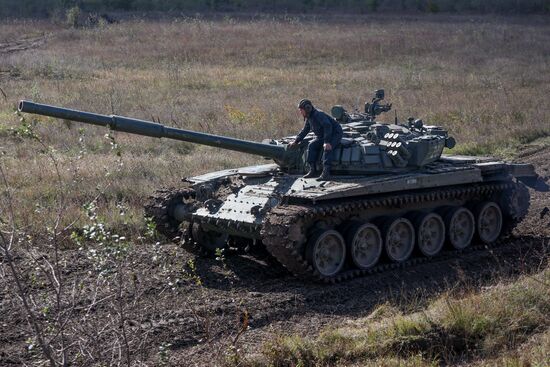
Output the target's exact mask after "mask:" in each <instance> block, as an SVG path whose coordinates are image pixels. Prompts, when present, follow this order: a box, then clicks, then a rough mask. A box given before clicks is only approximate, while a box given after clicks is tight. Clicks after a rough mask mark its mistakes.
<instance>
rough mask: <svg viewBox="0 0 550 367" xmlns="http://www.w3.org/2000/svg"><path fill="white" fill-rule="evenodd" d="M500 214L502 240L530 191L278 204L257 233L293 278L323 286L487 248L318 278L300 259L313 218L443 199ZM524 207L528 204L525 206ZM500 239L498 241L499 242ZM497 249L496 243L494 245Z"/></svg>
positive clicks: (472, 190)
mask: <svg viewBox="0 0 550 367" xmlns="http://www.w3.org/2000/svg"><path fill="white" fill-rule="evenodd" d="M497 195H498V198H499V199H500V200H499V201H500V202H499V204H500V205H501V208H502V210H503V214H504V217H505V218H504V219H505V220H504V223H503V226H504V227H503V230H502V235H501V237H500V238H502V237H503V236H504V235H506V234H509V233H510V232H511V231H512V230H513V228H514V227H515V226H516V225H517V224H518V223H519V222H520V221H521V220H522V219H523V218H524V217H525V215H526V214H527V209H528V203H529V191H528V190H527V189H526V188H525V186H524V185H523V184H521V183H513V182H511V181H509V182H498V183H487V184H480V185H475V186H474V185H469V186H459V187H454V188H446V189H440V190H433V191H429V192H421V193H411V194H396V195H388V196H384V197H377V198H367V199H364V200H354V201H349V202H343V203H334V204H320V205H281V206H279V207H276V208H274V209H273V210H272V211H271V212H270V213H269V214H268V216H267V217H266V219H265V221H264V225H263V229H262V231H261V234H262V241H263V243H264V245H265V246H266V249H267V250H268V252H269V253H271V255H273V256H274V257H275V258H276V259H277V260H278V261H279V262H280V263H281V264H282V265H283V266H284V267H285V268H287V269H288V270H289V271H290V272H291V273H293V274H294V275H295V276H297V277H300V278H305V279H310V280H315V281H322V282H327V283H338V282H342V281H345V280H350V279H353V278H357V277H361V276H366V275H369V274H374V273H380V272H383V271H387V270H390V269H397V268H407V267H411V266H414V265H417V264H420V263H425V262H428V261H440V260H444V259H448V258H452V257H456V256H457V255H459V254H461V253H464V252H470V251H476V250H480V249H483V248H485V247H486V246H487V245H485V244H481V245H474V246H468V247H467V248H466V249H463V250H447V251H442V252H441V253H440V254H439V255H437V256H435V257H434V258H428V257H414V258H411V259H409V260H407V261H405V262H402V263H381V264H379V265H376V266H374V267H372V268H370V269H367V270H360V269H347V270H346V269H344V270H343V271H342V272H340V273H339V274H337V275H336V276H333V277H324V276H323V275H321V274H319V273H318V272H317V271H316V270H314V268H313V267H312V266H311V265H310V264H309V263H308V262H307V260H306V259H305V256H304V253H305V244H306V242H307V234H306V230H307V228H308V226H309V225H311V224H312V223H313V222H314V221H315V220H316V219H321V218H323V217H328V216H335V215H336V216H338V215H339V216H342V217H351V216H353V215H354V214H357V213H360V212H361V211H364V210H368V209H372V208H380V207H392V206H395V207H399V206H401V205H405V204H410V203H422V202H425V203H430V202H433V201H436V200H442V199H461V200H464V199H466V200H471V199H475V198H480V199H482V200H483V199H487V198H491V197H493V198H494V197H496V196H497ZM525 203H527V204H525ZM498 241H499V240H497V242H498ZM496 244H498V243H496Z"/></svg>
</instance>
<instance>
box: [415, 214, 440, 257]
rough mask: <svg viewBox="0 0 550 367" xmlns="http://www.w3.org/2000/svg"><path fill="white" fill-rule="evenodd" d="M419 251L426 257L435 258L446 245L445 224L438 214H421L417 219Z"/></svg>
mask: <svg viewBox="0 0 550 367" xmlns="http://www.w3.org/2000/svg"><path fill="white" fill-rule="evenodd" d="M414 222H415V225H416V232H417V235H416V241H417V244H418V245H417V246H418V250H419V251H420V252H421V253H422V255H424V256H428V257H431V256H435V255H437V254H438V253H439V251H441V249H442V248H443V244H444V243H445V223H444V222H443V218H441V216H440V215H439V214H436V213H427V214H420V215H419V216H418V217H417V218H416V219H415V221H414Z"/></svg>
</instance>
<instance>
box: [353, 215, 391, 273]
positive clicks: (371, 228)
mask: <svg viewBox="0 0 550 367" xmlns="http://www.w3.org/2000/svg"><path fill="white" fill-rule="evenodd" d="M346 243H347V245H348V251H349V254H350V257H351V260H352V261H353V264H355V266H356V267H357V268H359V269H362V270H364V269H369V268H371V267H373V266H374V265H376V263H377V262H378V260H379V259H380V255H381V254H382V247H383V242H382V235H381V234H380V230H379V229H378V227H377V226H375V225H374V224H372V223H354V224H352V225H351V227H349V229H348V231H347V236H346Z"/></svg>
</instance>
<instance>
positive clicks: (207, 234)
mask: <svg viewBox="0 0 550 367" xmlns="http://www.w3.org/2000/svg"><path fill="white" fill-rule="evenodd" d="M191 237H192V238H193V240H194V241H195V242H196V243H197V244H198V245H199V246H200V247H201V248H202V249H204V250H206V251H207V252H208V253H215V252H216V250H217V249H225V248H226V247H227V239H228V238H229V235H228V234H227V233H220V232H214V231H206V230H204V229H203V228H202V226H201V225H200V224H198V223H193V228H192V229H191Z"/></svg>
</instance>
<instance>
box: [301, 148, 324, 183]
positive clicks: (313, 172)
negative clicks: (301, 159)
mask: <svg viewBox="0 0 550 367" xmlns="http://www.w3.org/2000/svg"><path fill="white" fill-rule="evenodd" d="M321 149H323V141H322V140H319V139H315V140H312V141H310V142H309V145H308V146H307V163H308V164H309V172H308V173H306V174H305V176H304V178H312V177H317V176H318V174H317V157H319V151H320V150H321Z"/></svg>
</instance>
